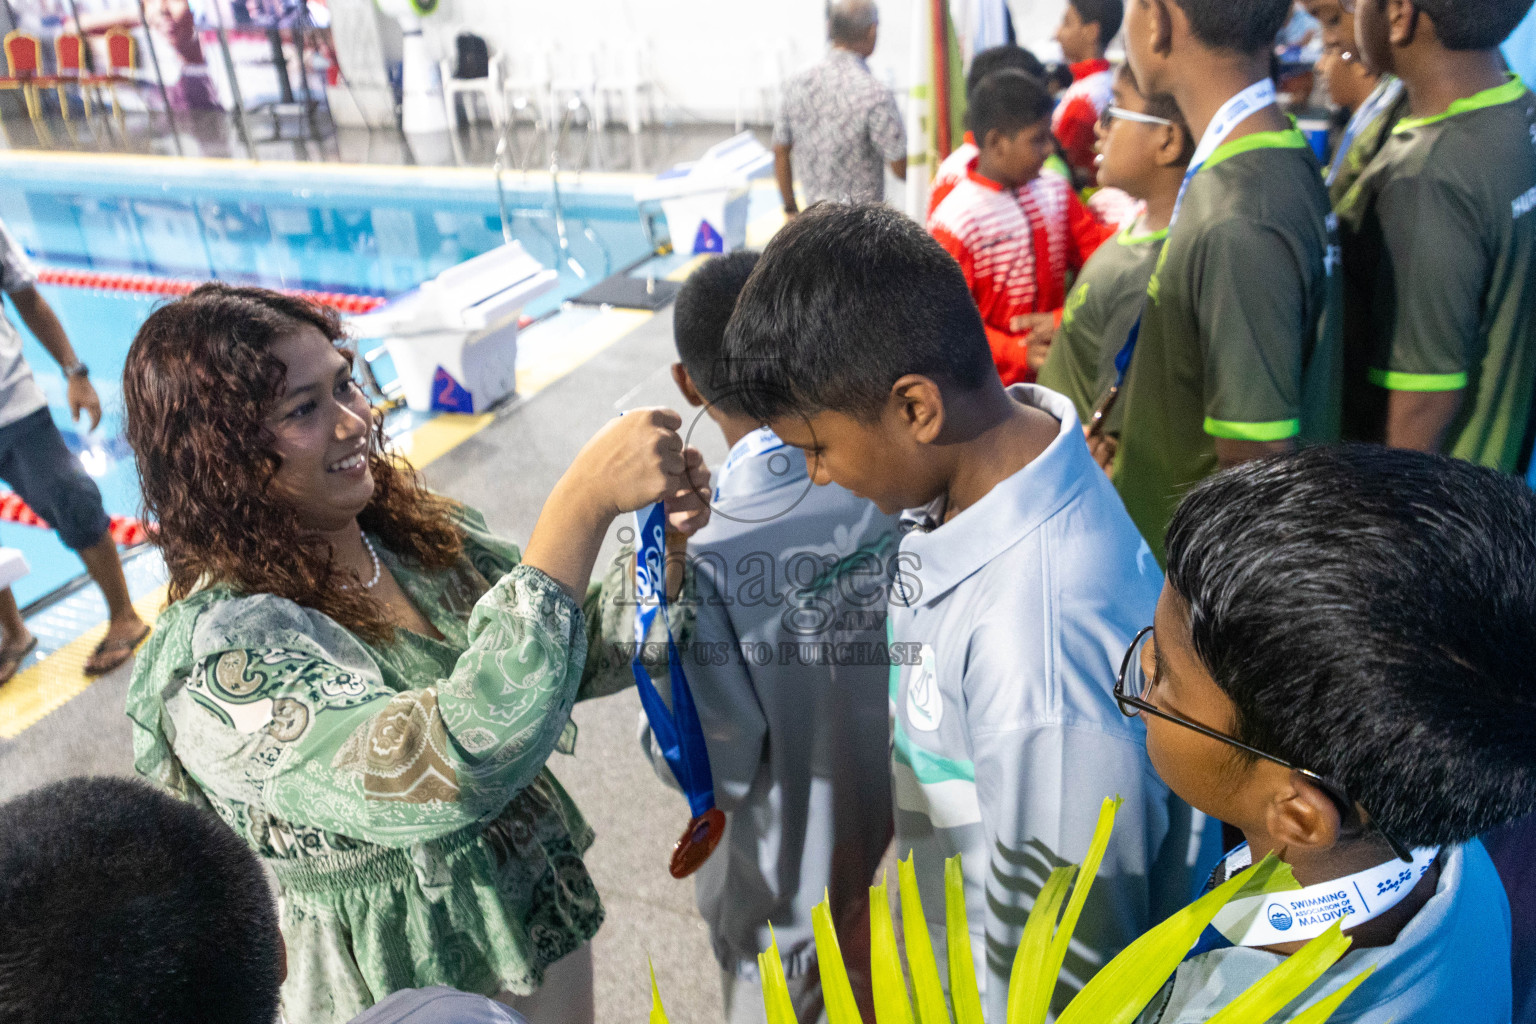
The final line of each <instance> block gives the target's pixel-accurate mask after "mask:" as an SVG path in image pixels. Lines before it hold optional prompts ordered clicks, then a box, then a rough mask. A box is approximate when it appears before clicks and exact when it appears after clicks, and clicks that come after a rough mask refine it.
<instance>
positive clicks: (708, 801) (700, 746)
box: [630, 502, 715, 818]
mask: <svg viewBox="0 0 1536 1024" xmlns="http://www.w3.org/2000/svg"><path fill="white" fill-rule="evenodd" d="M635 525H636V527H637V528H638V529H639V531H640V540H639V549H638V551H637V552H636V555H635V590H636V595H637V597H638V598H639V609H638V610H637V611H636V613H635V658H634V661H633V662H632V663H631V664H630V668H631V669H632V670H633V672H634V674H635V687H636V688H637V689H638V690H639V691H640V706H641V707H642V708H644V709H645V717H646V719H647V720H648V721H649V722H650V724H651V733H652V735H654V736H655V737H656V742H657V744H658V745H659V746H660V747H661V756H662V757H663V758H664V759H665V760H666V762H667V767H668V768H670V769H671V770H672V777H673V778H675V779H676V780H677V784H678V785H679V786H681V787H683V793H684V794H685V795H686V796H687V797H688V808H689V810H690V811H692V813H693V816H694V817H695V818H697V817H699V816H701V815H703V814H705V813H707V812H708V811H709V810H711V809H712V808H713V807H714V806H715V780H714V776H713V775H712V774H711V773H710V770H709V748H708V747H707V746H706V745H705V743H704V727H703V726H702V725H701V724H699V712H698V709H697V708H696V707H694V703H693V694H692V693H691V692H689V690H688V677H687V676H685V675H684V674H683V664H682V658H681V656H679V654H678V651H677V643H676V641H675V640H674V639H673V637H672V627H671V623H670V622H668V620H667V578H666V552H667V544H666V531H667V514H666V509H665V507H664V506H663V505H662V504H661V503H660V502H657V503H656V504H655V505H652V506H651V507H650V508H649V509H647V510H643V511H640V512H636V513H635ZM657 615H660V616H661V621H662V623H663V625H665V626H666V628H667V670H668V674H669V676H670V678H671V681H672V706H671V707H670V708H668V707H667V702H666V701H665V700H663V699H662V697H661V694H660V693H659V692H657V690H656V686H655V684H653V683H652V682H651V676H650V673H649V672H647V671H646V669H645V665H644V664H643V663H642V657H641V655H642V652H643V651H644V650H645V638H646V637H647V636H649V635H650V631H651V625H652V623H654V622H655V621H656V616H657Z"/></svg>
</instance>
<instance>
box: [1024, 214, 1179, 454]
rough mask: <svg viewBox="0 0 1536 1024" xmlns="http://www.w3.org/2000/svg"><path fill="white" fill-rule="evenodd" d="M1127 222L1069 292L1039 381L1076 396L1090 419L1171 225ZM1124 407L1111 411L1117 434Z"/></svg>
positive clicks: (1111, 424) (1111, 427) (1112, 372)
mask: <svg viewBox="0 0 1536 1024" xmlns="http://www.w3.org/2000/svg"><path fill="white" fill-rule="evenodd" d="M1135 232H1136V226H1135V225H1133V226H1131V227H1128V228H1126V229H1125V230H1124V231H1122V232H1121V233H1120V234H1119V235H1117V236H1116V237H1115V239H1114V240H1113V242H1106V243H1105V244H1104V245H1101V246H1099V248H1098V249H1097V250H1095V251H1094V254H1093V256H1092V257H1090V258H1089V260H1088V262H1087V263H1085V264H1084V265H1083V269H1082V272H1081V273H1080V274H1079V275H1078V278H1077V284H1076V286H1075V287H1073V289H1072V292H1071V294H1069V295H1068V296H1067V304H1066V307H1065V308H1064V309H1063V310H1062V313H1061V327H1060V329H1059V330H1057V332H1056V339H1055V340H1054V341H1053V342H1052V343H1051V354H1050V356H1049V357H1048V358H1047V359H1046V361H1045V365H1044V366H1043V367H1041V369H1040V378H1039V381H1040V383H1041V384H1042V385H1044V386H1045V387H1048V388H1050V389H1051V390H1052V391H1057V392H1060V393H1061V394H1063V395H1066V396H1067V397H1068V398H1070V399H1072V404H1073V405H1075V406H1076V407H1077V414H1078V416H1079V417H1081V418H1082V421H1083V423H1084V424H1085V425H1086V424H1087V423H1088V420H1089V418H1090V417H1091V416H1092V415H1093V410H1094V407H1095V406H1096V405H1098V403H1099V400H1100V399H1102V398H1103V397H1104V395H1105V394H1106V393H1107V392H1108V391H1109V389H1110V388H1111V387H1112V386H1114V383H1115V356H1117V355H1119V353H1120V349H1121V347H1122V346H1123V345H1124V344H1125V339H1126V338H1127V337H1128V336H1129V335H1130V333H1131V327H1132V325H1134V324H1135V323H1136V318H1137V317H1138V316H1140V315H1141V307H1142V305H1143V303H1145V302H1146V298H1147V282H1148V281H1149V280H1150V279H1151V277H1152V269H1153V267H1155V266H1156V265H1157V254H1158V253H1159V252H1161V251H1162V248H1163V240H1164V239H1165V238H1167V237H1168V230H1167V229H1166V228H1164V229H1163V230H1161V231H1146V232H1142V233H1140V234H1137V233H1135ZM1122 415H1123V410H1122V408H1121V406H1120V405H1119V403H1116V405H1115V407H1114V409H1112V410H1111V411H1110V415H1109V422H1108V424H1107V425H1106V432H1107V433H1110V434H1119V433H1120V427H1119V423H1120V420H1121V419H1122Z"/></svg>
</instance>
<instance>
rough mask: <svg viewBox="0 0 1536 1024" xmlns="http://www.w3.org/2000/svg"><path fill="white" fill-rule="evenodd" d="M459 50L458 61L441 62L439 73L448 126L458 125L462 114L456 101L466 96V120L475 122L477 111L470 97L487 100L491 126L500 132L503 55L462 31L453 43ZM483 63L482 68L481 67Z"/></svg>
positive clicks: (503, 117)
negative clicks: (475, 112) (492, 50)
mask: <svg viewBox="0 0 1536 1024" xmlns="http://www.w3.org/2000/svg"><path fill="white" fill-rule="evenodd" d="M454 45H455V49H456V51H457V57H458V60H457V62H456V63H455V62H453V61H447V60H445V61H442V62H441V64H440V66H439V70H440V72H441V75H442V79H443V104H444V105H445V106H446V107H447V108H448V125H449V127H450V128H451V127H454V126H456V125H457V124H458V120H459V114H458V110H457V109H456V108H457V103H456V100H457V99H458V98H459V97H461V96H462V97H464V98H465V99H464V119H465V120H466V121H469V122H473V121H474V110H473V109H472V108H471V106H470V102H469V97H471V96H476V95H478V96H480V97H482V98H484V100H485V106H486V109H487V110H488V111H490V115H491V125H492V127H494V128H495V129H496V130H497V131H500V130H501V125H502V122H503V121H504V120H505V114H504V113H503V104H504V103H505V102H506V97H505V96H504V95H503V94H502V74H501V55H500V54H496V53H491V52H490V51H489V48H488V47H486V45H485V40H484V39H481V38H480V37H479V36H477V35H475V34H474V33H472V32H461V33H460V34H459V36H458V38H457V39H456V40H455V41H454ZM482 63H483V67H482V66H481V65H482Z"/></svg>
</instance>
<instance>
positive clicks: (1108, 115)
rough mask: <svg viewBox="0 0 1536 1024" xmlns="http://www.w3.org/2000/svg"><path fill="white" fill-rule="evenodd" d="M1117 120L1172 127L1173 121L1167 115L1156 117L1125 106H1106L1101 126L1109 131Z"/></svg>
mask: <svg viewBox="0 0 1536 1024" xmlns="http://www.w3.org/2000/svg"><path fill="white" fill-rule="evenodd" d="M1116 121H1135V122H1136V123H1137V124H1160V125H1164V126H1166V127H1169V128H1172V127H1173V122H1172V121H1170V120H1168V119H1167V118H1166V117H1156V116H1154V115H1152V114H1138V113H1137V112H1136V111H1134V110H1126V109H1125V108H1124V107H1105V108H1104V112H1103V113H1102V114H1100V115H1099V127H1100V128H1103V129H1104V130H1105V131H1109V126H1110V125H1112V124H1114V123H1115V122H1116Z"/></svg>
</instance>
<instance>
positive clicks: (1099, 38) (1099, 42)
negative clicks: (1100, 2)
mask: <svg viewBox="0 0 1536 1024" xmlns="http://www.w3.org/2000/svg"><path fill="white" fill-rule="evenodd" d="M1083 28H1091V29H1093V48H1094V49H1095V50H1098V51H1100V52H1102V51H1103V50H1104V26H1103V25H1102V24H1101V23H1099V22H1097V21H1090V22H1088V23H1087V24H1086V25H1084V26H1083Z"/></svg>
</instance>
